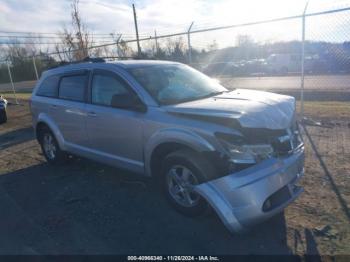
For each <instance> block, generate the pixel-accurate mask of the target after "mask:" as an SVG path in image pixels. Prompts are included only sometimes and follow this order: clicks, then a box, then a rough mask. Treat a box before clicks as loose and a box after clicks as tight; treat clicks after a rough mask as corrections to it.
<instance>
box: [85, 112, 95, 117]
mask: <svg viewBox="0 0 350 262" xmlns="http://www.w3.org/2000/svg"><path fill="white" fill-rule="evenodd" d="M87 115H88V116H93V117H96V116H97V114H96V113H95V112H88V113H87Z"/></svg>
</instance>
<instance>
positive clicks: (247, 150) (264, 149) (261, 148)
mask: <svg viewBox="0 0 350 262" xmlns="http://www.w3.org/2000/svg"><path fill="white" fill-rule="evenodd" d="M220 142H221V144H222V145H223V146H224V147H225V149H226V150H227V151H228V152H229V155H230V160H231V161H232V162H233V163H236V164H255V163H258V162H260V161H261V160H264V159H267V158H270V157H271V155H272V153H273V148H272V146H271V145H266V144H262V145H235V144H233V143H231V142H227V141H225V140H222V139H220Z"/></svg>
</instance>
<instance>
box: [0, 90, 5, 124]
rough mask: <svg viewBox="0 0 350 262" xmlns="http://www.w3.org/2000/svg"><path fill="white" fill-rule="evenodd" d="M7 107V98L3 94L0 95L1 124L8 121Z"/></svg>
mask: <svg viewBox="0 0 350 262" xmlns="http://www.w3.org/2000/svg"><path fill="white" fill-rule="evenodd" d="M6 107H7V100H6V99H5V98H4V97H3V96H0V124H3V123H6V122H7V113H6Z"/></svg>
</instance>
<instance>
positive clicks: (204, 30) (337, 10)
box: [0, 7, 350, 57]
mask: <svg viewBox="0 0 350 262" xmlns="http://www.w3.org/2000/svg"><path fill="white" fill-rule="evenodd" d="M344 11H350V7H346V8H341V9H334V10H327V11H322V12H315V13H309V14H305V17H312V16H318V15H325V14H331V13H338V12H344ZM303 16H304V15H294V16H287V17H280V18H274V19H268V20H261V21H257V22H248V23H242V24H234V25H225V26H217V27H210V28H206V29H197V30H193V31H191V34H197V33H203V32H208V31H216V30H225V29H231V28H237V27H246V26H253V25H258V24H268V23H273V22H280V21H285V20H292V19H298V18H302V17H303ZM0 32H1V31H0ZM187 34H188V32H187V31H184V32H179V33H175V34H164V35H159V36H157V39H160V38H168V37H173V36H180V35H187ZM151 39H154V37H153V36H149V37H145V38H139V40H137V39H131V40H124V41H123V42H124V43H132V42H137V41H140V42H141V41H148V40H151ZM115 44H116V43H108V44H100V45H95V46H90V47H88V48H87V49H94V48H101V47H107V46H111V45H115ZM79 50H80V49H74V50H69V51H58V52H51V53H47V54H45V55H48V56H49V55H57V54H61V53H66V52H76V51H79ZM38 56H41V55H35V57H38Z"/></svg>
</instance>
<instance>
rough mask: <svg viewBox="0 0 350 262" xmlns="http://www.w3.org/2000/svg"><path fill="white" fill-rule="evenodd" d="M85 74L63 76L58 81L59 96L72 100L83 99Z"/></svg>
mask: <svg viewBox="0 0 350 262" xmlns="http://www.w3.org/2000/svg"><path fill="white" fill-rule="evenodd" d="M86 79H87V75H72V76H64V77H62V79H61V82H60V88H59V97H60V98H63V99H69V100H74V101H84V94H85V86H86Z"/></svg>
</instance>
